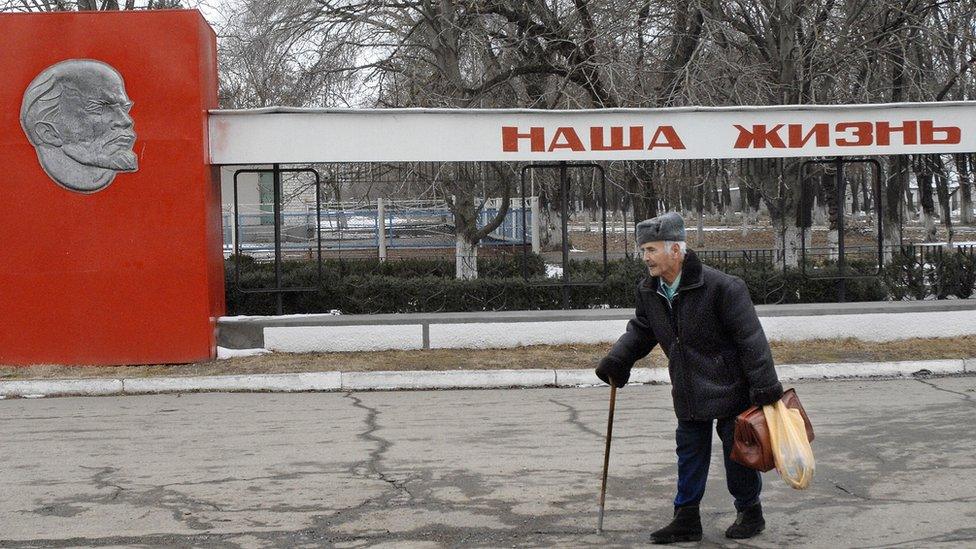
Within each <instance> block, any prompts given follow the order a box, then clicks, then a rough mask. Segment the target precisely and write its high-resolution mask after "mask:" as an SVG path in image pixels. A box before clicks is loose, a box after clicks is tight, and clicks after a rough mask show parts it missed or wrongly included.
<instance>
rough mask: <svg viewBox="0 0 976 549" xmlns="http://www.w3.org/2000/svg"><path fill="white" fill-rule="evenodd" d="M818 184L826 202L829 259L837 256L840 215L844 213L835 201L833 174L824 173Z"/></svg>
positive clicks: (835, 191) (835, 186) (834, 179)
mask: <svg viewBox="0 0 976 549" xmlns="http://www.w3.org/2000/svg"><path fill="white" fill-rule="evenodd" d="M820 184H821V185H822V186H823V189H824V199H825V201H826V203H827V253H828V257H829V258H830V259H831V260H834V261H836V260H837V258H838V257H839V251H838V248H839V245H838V244H839V242H840V216H841V215H844V214H843V210H842V209H841V208H840V204H838V203H837V179H836V175H834V174H824V175H823V176H821V177H820Z"/></svg>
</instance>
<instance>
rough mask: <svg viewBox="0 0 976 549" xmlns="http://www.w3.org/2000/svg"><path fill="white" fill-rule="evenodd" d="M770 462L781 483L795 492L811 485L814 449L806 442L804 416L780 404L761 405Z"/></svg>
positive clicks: (779, 402) (781, 402) (780, 402)
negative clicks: (783, 482)
mask: <svg viewBox="0 0 976 549" xmlns="http://www.w3.org/2000/svg"><path fill="white" fill-rule="evenodd" d="M763 415H765V416H766V425H767V426H768V427H769V442H770V445H771V446H772V450H773V462H774V463H776V470H777V471H779V474H780V476H781V477H783V480H785V481H786V483H787V484H789V485H790V486H791V487H793V488H796V489H797V490H803V489H804V488H806V487H808V486H810V481H811V480H813V472H814V469H816V462H815V461H814V459H813V448H811V447H810V441H809V440H807V432H806V429H805V428H804V425H803V416H801V415H800V412H799V411H798V410H794V409H792V408H787V407H786V405H785V404H783V401H781V400H778V401H776V403H775V404H769V405H766V406H763Z"/></svg>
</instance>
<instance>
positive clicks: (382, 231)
mask: <svg viewBox="0 0 976 549" xmlns="http://www.w3.org/2000/svg"><path fill="white" fill-rule="evenodd" d="M376 230H377V231H378V232H377V235H378V236H379V248H380V261H386V207H385V205H384V204H383V199H382V198H377V199H376Z"/></svg>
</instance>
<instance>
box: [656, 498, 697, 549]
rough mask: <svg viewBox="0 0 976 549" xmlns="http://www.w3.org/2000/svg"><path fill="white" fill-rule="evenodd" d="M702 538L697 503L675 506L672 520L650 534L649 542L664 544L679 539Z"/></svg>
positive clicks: (692, 539) (695, 539)
mask: <svg viewBox="0 0 976 549" xmlns="http://www.w3.org/2000/svg"><path fill="white" fill-rule="evenodd" d="M701 539H702V525H701V515H700V514H699V513H698V506H697V505H688V506H685V507H677V508H675V510H674V520H672V521H671V524H668V525H667V526H665V527H664V528H661V529H660V530H658V531H656V532H653V533H652V534H651V543H655V544H659V545H660V544H665V543H678V542H680V541H700V540H701Z"/></svg>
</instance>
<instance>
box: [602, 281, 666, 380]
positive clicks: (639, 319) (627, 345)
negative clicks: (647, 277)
mask: <svg viewBox="0 0 976 549" xmlns="http://www.w3.org/2000/svg"><path fill="white" fill-rule="evenodd" d="M636 292H637V309H636V311H635V313H634V318H632V319H630V322H628V323H627V331H626V332H624V335H622V336H620V338H619V339H617V342H616V343H614V344H613V348H611V349H610V352H609V353H607V357H606V358H605V359H604V360H609V361H612V362H614V363H615V366H616V367H617V368H618V369H622V370H624V371H626V372H627V374H628V375H629V374H630V369H631V368H633V367H634V363H635V362H637V361H638V360H640V359H642V358H644V357H645V356H647V354H648V353H650V352H651V349H653V348H654V346H655V345H657V338H655V337H654V331H653V330H652V329H651V324H650V321H649V320H648V318H647V310H646V309H645V307H644V302H643V300H641V295H640V289H639V286H638V289H637V290H636Z"/></svg>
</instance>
